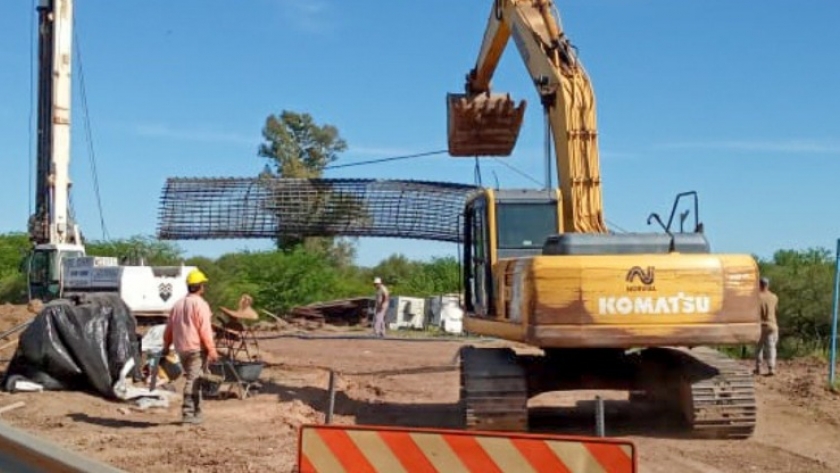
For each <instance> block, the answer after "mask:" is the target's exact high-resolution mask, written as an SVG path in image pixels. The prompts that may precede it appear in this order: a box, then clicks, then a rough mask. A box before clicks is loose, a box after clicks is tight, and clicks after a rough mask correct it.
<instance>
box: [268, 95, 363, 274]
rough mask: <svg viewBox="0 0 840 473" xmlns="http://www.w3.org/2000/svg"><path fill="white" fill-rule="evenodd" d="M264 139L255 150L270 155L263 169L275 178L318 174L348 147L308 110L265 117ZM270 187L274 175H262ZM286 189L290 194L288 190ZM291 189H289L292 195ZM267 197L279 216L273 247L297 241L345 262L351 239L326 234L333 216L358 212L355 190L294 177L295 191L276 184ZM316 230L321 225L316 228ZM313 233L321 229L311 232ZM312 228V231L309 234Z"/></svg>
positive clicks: (353, 216)
mask: <svg viewBox="0 0 840 473" xmlns="http://www.w3.org/2000/svg"><path fill="white" fill-rule="evenodd" d="M262 135H263V139H264V140H265V141H264V142H263V143H262V144H261V145H260V147H259V152H258V154H259V156H261V157H263V158H266V159H268V160H269V166H268V167H267V169H266V170H265V171H264V172H263V173H262V174H261V177H263V178H269V179H273V178H275V177H282V178H286V179H317V178H320V177H322V176H323V173H324V169H325V168H326V167H327V166H328V165H329V164H330V163H332V162H334V161H336V160H337V159H338V158H339V154H340V153H341V152H343V151H345V150H346V149H347V142H346V141H345V140H344V139H343V138H342V137H341V135H340V133H339V131H338V128H336V127H335V126H333V125H329V124H324V125H319V124H317V123H316V122H315V120H314V119H313V118H312V116H311V115H310V114H308V113H297V112H293V111H289V110H283V111H282V112H281V113H280V115H279V116H278V115H270V116H268V118H266V121H265V126H264V127H263V130H262ZM263 185H266V186H269V189H271V190H277V189H276V188H275V187H272V186H273V185H274V184H273V180H268V181H267V180H264V181H263ZM286 194H290V195H286ZM291 194H293V195H291ZM272 195H276V196H277V201H276V202H271V203H270V205H271V206H272V207H273V209H274V211H275V212H278V219H279V220H280V222H281V223H280V228H279V233H280V234H279V235H278V238H277V247H278V248H280V249H294V248H297V247H298V246H301V245H304V244H305V245H306V248H307V249H309V250H312V251H322V252H324V253H325V254H327V255H329V257H330V258H331V259H333V260H334V261H335V262H336V263H337V264H341V265H347V264H349V263H350V262H351V261H352V258H353V257H354V256H355V245H354V244H353V243H352V242H350V241H347V240H343V241H338V242H336V240H335V239H334V238H333V237H332V236H330V235H329V234H330V233H332V231H331V230H329V228H324V229H320V228H319V226H324V227H329V226H330V224H333V223H336V222H348V221H354V220H358V219H359V218H362V215H361V209H362V206H361V205H360V203H359V202H358V200H357V199H356V198H355V197H354V196H347V195H340V194H339V193H337V192H335V190H334V189H332V188H331V186H329V185H327V184H324V183H321V184H320V185H319V186H317V187H316V186H315V185H312V184H311V183H309V184H308V185H307V184H306V183H303V182H299V183H297V187H296V188H295V190H294V191H289V190H286V191H285V192H284V190H283V189H280V190H279V191H277V192H272ZM319 230H322V231H320V232H319ZM312 233H323V235H318V236H310V235H311V234H312ZM307 234H310V235H307Z"/></svg>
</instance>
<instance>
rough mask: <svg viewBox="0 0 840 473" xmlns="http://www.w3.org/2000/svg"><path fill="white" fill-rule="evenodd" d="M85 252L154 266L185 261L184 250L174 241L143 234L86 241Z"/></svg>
mask: <svg viewBox="0 0 840 473" xmlns="http://www.w3.org/2000/svg"><path fill="white" fill-rule="evenodd" d="M85 252H86V253H87V254H88V255H91V256H114V257H116V258H119V259H120V260H121V261H124V262H126V263H133V264H137V263H139V262H140V261H143V262H145V264H148V265H153V266H166V265H177V264H180V263H181V261H183V252H182V251H181V249H180V248H179V247H178V246H177V245H175V244H174V243H172V242H167V241H160V240H157V239H155V238H153V237H148V236H142V235H136V236H133V237H130V238H123V239H115V240H108V241H90V242H86V243H85Z"/></svg>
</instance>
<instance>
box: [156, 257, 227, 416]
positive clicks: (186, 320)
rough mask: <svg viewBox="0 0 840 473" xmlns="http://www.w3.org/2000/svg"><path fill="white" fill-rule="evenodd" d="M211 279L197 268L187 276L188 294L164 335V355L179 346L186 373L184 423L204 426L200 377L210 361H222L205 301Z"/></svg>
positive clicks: (210, 312) (209, 311)
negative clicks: (206, 286)
mask: <svg viewBox="0 0 840 473" xmlns="http://www.w3.org/2000/svg"><path fill="white" fill-rule="evenodd" d="M207 282H208V280H207V276H205V275H204V273H202V272H201V271H200V270H198V269H194V270H192V271H191V272H190V273H189V274H188V275H187V292H188V294H187V295H186V296H185V297H183V298H182V299H181V300H179V301H177V302H176V303H175V305H174V306H173V307H172V310H171V311H170V312H169V320H168V321H167V322H166V329H165V330H164V332H163V347H164V356H166V352H168V351H169V347H170V346H172V345H175V351H176V352H177V353H178V358H180V361H181V366H182V367H183V372H184V379H185V381H186V382H185V383H184V401H183V405H182V408H181V415H182V422H184V423H189V424H200V423H201V421H202V417H201V386H200V384H199V383H198V380H199V378H200V377H201V375H202V373H203V372H204V370H205V368H206V364H207V363H208V362H210V363H212V362H214V361H216V360H218V359H219V354H218V352H217V351H216V344H215V342H214V340H213V330H212V329H211V327H210V322H211V321H210V319H211V317H212V316H213V313H212V311H211V310H210V305H209V304H207V301H206V300H204V297H203V296H204V290H205V285H206V284H207Z"/></svg>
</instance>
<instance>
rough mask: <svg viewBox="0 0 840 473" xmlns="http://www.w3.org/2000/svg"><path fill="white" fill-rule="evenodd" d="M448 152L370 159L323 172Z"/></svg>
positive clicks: (328, 167)
mask: <svg viewBox="0 0 840 473" xmlns="http://www.w3.org/2000/svg"><path fill="white" fill-rule="evenodd" d="M448 152H449V151H448V150H445V149H444V150H438V151H427V152H425V153H416V154H406V155H403V156H392V157H390V158H379V159H370V160H367V161H358V162H355V163H347V164H337V165H334V166H326V167H325V168H324V170H327V169H339V168H349V167H351V166H363V165H366V164H376V163H384V162H388V161H399V160H402V159H411V158H422V157H426V156H434V155H437V154H444V153H448Z"/></svg>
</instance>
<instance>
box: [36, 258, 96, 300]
mask: <svg viewBox="0 0 840 473" xmlns="http://www.w3.org/2000/svg"><path fill="white" fill-rule="evenodd" d="M82 256H85V249H84V247H83V246H81V245H73V244H43V245H36V246H35V248H34V249H33V250H32V252H31V253H30V254H29V255H28V256H27V258H26V260H25V262H24V264H25V266H26V267H25V272H26V275H27V279H28V280H27V289H28V293H29V300H30V301H31V300H34V299H38V300H40V301H42V302H48V301H51V300H53V299H57V298H59V297H61V264H62V261H64V260H65V259H66V258H78V257H82Z"/></svg>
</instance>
